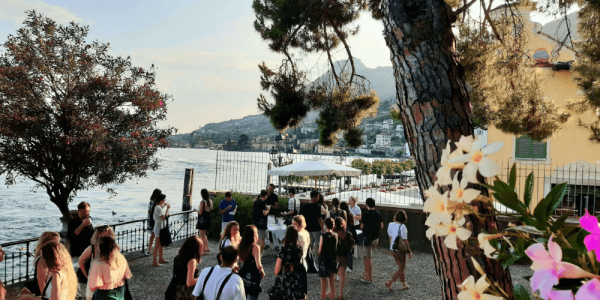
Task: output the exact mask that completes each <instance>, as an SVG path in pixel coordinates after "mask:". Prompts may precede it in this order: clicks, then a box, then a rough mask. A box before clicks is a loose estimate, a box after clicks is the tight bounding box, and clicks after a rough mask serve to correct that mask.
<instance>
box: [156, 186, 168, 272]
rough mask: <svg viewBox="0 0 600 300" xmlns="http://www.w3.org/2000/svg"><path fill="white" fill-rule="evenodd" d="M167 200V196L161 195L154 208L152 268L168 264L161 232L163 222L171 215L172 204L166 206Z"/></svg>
mask: <svg viewBox="0 0 600 300" xmlns="http://www.w3.org/2000/svg"><path fill="white" fill-rule="evenodd" d="M165 199H167V196H166V195H165V194H160V195H159V196H158V197H157V198H156V205H155V206H154V209H153V212H154V215H153V216H154V236H155V237H156V238H155V241H154V245H155V246H154V253H153V256H152V266H153V267H160V266H162V265H161V264H166V263H168V261H166V260H165V259H164V258H163V246H162V245H161V244H160V230H161V229H162V228H163V221H164V220H165V218H166V217H167V216H168V215H169V208H171V205H170V204H165ZM157 254H158V261H156V256H157Z"/></svg>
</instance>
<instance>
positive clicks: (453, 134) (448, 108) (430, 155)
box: [381, 0, 512, 299]
mask: <svg viewBox="0 0 600 300" xmlns="http://www.w3.org/2000/svg"><path fill="white" fill-rule="evenodd" d="M381 8H382V15H383V18H382V21H383V24H384V27H385V28H384V37H385V40H386V43H387V45H388V47H389V48H390V52H391V53H390V54H391V60H392V64H393V67H394V75H395V77H396V97H397V99H398V104H399V110H400V117H401V120H402V123H403V124H404V134H405V137H406V141H407V142H408V145H409V147H410V151H411V155H412V156H413V158H414V159H415V164H416V179H417V182H418V184H419V188H420V189H421V192H422V191H424V190H426V189H428V188H429V187H430V186H431V185H433V183H434V182H435V181H436V179H437V178H436V171H437V169H438V168H439V166H440V160H441V154H442V150H443V149H444V148H445V147H446V142H447V141H448V140H452V141H458V139H459V138H460V137H461V136H462V135H465V136H468V135H473V133H474V132H473V122H472V117H471V109H470V106H469V94H468V91H467V88H466V82H465V77H464V70H463V68H462V66H461V65H460V62H459V58H458V55H457V54H456V51H455V37H454V34H453V32H452V24H453V23H454V22H455V20H456V18H455V16H454V14H453V13H452V10H451V8H450V7H449V6H448V5H447V4H446V3H445V2H444V1H443V0H383V1H382V7H381ZM480 209H482V212H486V210H487V208H486V207H480ZM469 219H470V220H471V222H470V223H471V226H472V229H473V235H474V236H477V234H478V233H479V232H480V230H481V229H485V230H486V231H488V232H492V231H493V228H495V227H497V220H496V219H495V218H492V217H490V218H488V219H486V220H485V221H479V220H478V219H477V218H475V217H471V218H469ZM432 246H433V253H434V260H435V268H436V272H437V274H438V275H439V276H440V280H441V285H442V295H443V299H457V295H458V293H459V292H460V290H459V288H458V287H457V285H459V284H461V283H462V282H463V281H464V280H465V279H466V278H467V277H468V276H469V275H473V276H474V277H475V278H478V277H479V274H478V273H477V272H476V270H475V269H474V267H473V265H472V262H471V259H470V256H471V254H470V253H469V252H468V249H466V247H464V245H463V244H462V243H460V242H459V249H458V251H455V250H451V249H448V248H447V247H446V246H445V245H444V243H443V238H438V237H434V238H432ZM480 255H481V253H479V254H478V255H477V257H476V258H478V259H479V261H482V262H483V267H484V269H485V272H486V273H487V276H488V278H490V279H491V280H493V281H497V282H498V283H499V284H500V286H501V287H502V288H503V289H504V290H505V291H506V292H507V293H508V294H509V295H510V296H511V298H512V281H511V277H510V272H509V270H508V268H507V269H505V270H504V269H502V265H501V263H500V262H499V261H497V260H492V259H485V257H483V259H482V257H481V256H480Z"/></svg>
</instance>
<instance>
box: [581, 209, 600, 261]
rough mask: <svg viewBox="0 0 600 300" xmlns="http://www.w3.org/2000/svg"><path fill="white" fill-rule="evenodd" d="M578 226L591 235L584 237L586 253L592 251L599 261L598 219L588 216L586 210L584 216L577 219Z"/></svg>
mask: <svg viewBox="0 0 600 300" xmlns="http://www.w3.org/2000/svg"><path fill="white" fill-rule="evenodd" d="M579 224H581V227H582V228H583V229H585V230H586V231H588V232H589V233H591V234H589V235H588V236H586V237H585V239H584V240H583V244H584V245H585V247H586V248H587V250H588V251H594V252H595V253H596V259H597V260H598V261H600V223H598V219H596V217H594V216H592V215H590V213H589V212H588V211H587V209H586V210H585V215H584V216H583V217H581V218H579Z"/></svg>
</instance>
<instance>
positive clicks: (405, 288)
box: [402, 285, 410, 290]
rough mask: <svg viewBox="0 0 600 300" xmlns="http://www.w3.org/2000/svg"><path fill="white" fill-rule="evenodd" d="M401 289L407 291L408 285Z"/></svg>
mask: <svg viewBox="0 0 600 300" xmlns="http://www.w3.org/2000/svg"><path fill="white" fill-rule="evenodd" d="M402 289H403V290H408V289H410V286H408V285H405V286H403V287H402Z"/></svg>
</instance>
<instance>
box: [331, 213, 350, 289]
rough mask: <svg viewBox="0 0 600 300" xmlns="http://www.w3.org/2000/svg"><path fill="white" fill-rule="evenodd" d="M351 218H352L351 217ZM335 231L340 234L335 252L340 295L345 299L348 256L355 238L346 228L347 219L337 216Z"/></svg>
mask: <svg viewBox="0 0 600 300" xmlns="http://www.w3.org/2000/svg"><path fill="white" fill-rule="evenodd" d="M350 220H351V219H350ZM333 232H335V233H336V234H337V236H338V246H337V249H336V252H335V256H336V261H337V267H338V270H337V274H338V277H339V280H340V297H339V299H344V285H345V284H346V268H347V267H348V256H351V255H352V254H351V253H350V249H352V247H354V244H355V240H354V237H353V236H352V234H351V233H350V232H349V231H348V230H347V229H346V221H344V219H342V218H335V226H334V227H333Z"/></svg>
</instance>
